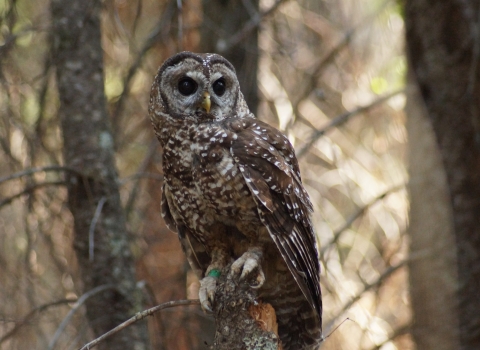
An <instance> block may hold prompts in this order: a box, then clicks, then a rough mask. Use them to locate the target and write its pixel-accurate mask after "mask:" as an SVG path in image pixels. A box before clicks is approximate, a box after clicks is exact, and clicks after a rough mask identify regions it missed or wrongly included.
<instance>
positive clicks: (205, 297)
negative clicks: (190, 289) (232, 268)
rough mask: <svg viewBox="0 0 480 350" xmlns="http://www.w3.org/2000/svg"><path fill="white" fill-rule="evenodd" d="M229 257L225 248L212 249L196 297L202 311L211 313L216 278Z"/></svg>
mask: <svg viewBox="0 0 480 350" xmlns="http://www.w3.org/2000/svg"><path fill="white" fill-rule="evenodd" d="M229 261H230V258H229V256H228V254H227V252H226V250H225V249H222V248H216V249H213V251H212V261H211V263H210V265H209V266H208V268H207V271H205V277H204V278H202V280H201V281H200V290H199V291H198V298H199V299H200V305H201V306H202V309H203V311H205V312H208V313H211V312H213V311H212V303H213V300H214V298H215V290H216V288H217V279H218V277H219V276H220V272H221V271H222V269H223V268H224V267H225V266H226V265H227V264H228V262H229Z"/></svg>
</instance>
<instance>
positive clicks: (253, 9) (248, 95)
mask: <svg viewBox="0 0 480 350" xmlns="http://www.w3.org/2000/svg"><path fill="white" fill-rule="evenodd" d="M258 4H259V0H243V1H240V0H202V5H203V21H202V26H201V28H200V34H201V41H200V50H201V51H202V52H212V53H218V54H221V55H222V56H224V57H225V58H226V59H227V60H229V61H230V62H231V63H232V64H233V66H234V67H235V70H236V71H237V76H238V80H239V82H240V88H241V90H242V92H243V94H244V96H245V100H246V101H247V104H248V107H249V108H250V111H251V112H252V113H254V114H256V112H257V105H258V86H257V69H258V55H259V51H258V30H257V27H256V28H255V29H254V30H252V31H251V32H249V33H248V34H247V35H246V36H245V38H243V40H241V41H240V43H239V44H237V45H234V46H230V42H231V41H230V40H231V38H232V36H233V35H234V34H236V33H238V32H239V31H240V30H241V29H242V28H244V26H245V25H246V24H247V23H248V22H249V21H251V20H252V19H254V18H255V16H259V12H258V9H259V7H258ZM225 47H226V48H227V49H226V50H224V48H225Z"/></svg>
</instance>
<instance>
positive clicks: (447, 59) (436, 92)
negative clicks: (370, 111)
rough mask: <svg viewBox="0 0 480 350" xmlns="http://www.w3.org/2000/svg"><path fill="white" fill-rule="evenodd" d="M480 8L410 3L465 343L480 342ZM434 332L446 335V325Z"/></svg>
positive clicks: (412, 46) (414, 61) (413, 49)
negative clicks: (444, 190)
mask: <svg viewBox="0 0 480 350" xmlns="http://www.w3.org/2000/svg"><path fill="white" fill-rule="evenodd" d="M478 11H479V2H478V1H457V0H443V1H431V0H410V1H407V3H406V7H405V19H406V29H407V47H408V55H409V60H410V64H411V68H412V70H413V72H414V74H415V77H416V80H417V82H418V86H419V88H420V92H421V96H422V99H423V101H424V103H425V106H426V111H427V113H428V116H429V119H430V121H431V124H432V127H433V131H434V133H435V136H436V140H437V143H438V145H439V149H440V154H441V159H442V161H443V165H444V168H445V172H446V179H447V184H448V193H449V203H450V206H451V212H452V218H453V219H452V220H453V225H452V226H453V231H454V235H455V243H456V247H452V248H451V249H455V250H456V254H457V264H458V280H457V293H456V295H457V299H458V300H457V302H458V325H459V330H458V334H459V343H460V347H459V348H460V349H480V298H479V297H478V296H479V293H480V144H479V140H480V128H479V125H480V118H479V115H478V111H479V110H480V109H479V108H480V98H478V96H479V92H480V91H479V82H480V75H479V70H480V69H479V68H480V67H479V62H480V61H479V57H478V51H479V50H478V48H479V46H478V45H479V44H480V42H479V39H478V35H479V32H478V29H476V28H477V24H476V22H477V20H478V18H479V15H478ZM432 19H433V20H432ZM475 38H476V39H475ZM432 245H433V242H432ZM447 255H448V254H447ZM432 268H435V266H432ZM412 282H414V280H412ZM414 305H415V303H414ZM414 311H415V314H416V317H418V316H419V313H418V312H416V311H417V310H414ZM442 321H443V322H448V320H442ZM450 327H455V325H450ZM433 332H434V333H435V334H437V335H438V334H440V332H441V329H440V328H436V329H435V330H434V331H433ZM417 341H418V339H417Z"/></svg>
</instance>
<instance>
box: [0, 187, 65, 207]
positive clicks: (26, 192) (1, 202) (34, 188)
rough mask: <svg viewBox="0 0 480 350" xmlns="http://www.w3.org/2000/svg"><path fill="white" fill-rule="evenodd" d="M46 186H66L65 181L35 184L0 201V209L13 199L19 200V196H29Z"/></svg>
mask: <svg viewBox="0 0 480 350" xmlns="http://www.w3.org/2000/svg"><path fill="white" fill-rule="evenodd" d="M47 186H66V183H65V181H48V182H42V183H38V184H35V185H33V186H30V187H27V188H26V189H24V190H23V191H22V192H19V193H17V194H14V195H13V196H10V197H8V198H5V199H3V200H1V201H0V208H2V207H3V206H5V205H8V204H10V203H11V202H13V200H14V199H17V198H20V197H21V196H23V195H25V194H29V193H31V192H33V191H35V190H38V189H39V188H42V187H47Z"/></svg>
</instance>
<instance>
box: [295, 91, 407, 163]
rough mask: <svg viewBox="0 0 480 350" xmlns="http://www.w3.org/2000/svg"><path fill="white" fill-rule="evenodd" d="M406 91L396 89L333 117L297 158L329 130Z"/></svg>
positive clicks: (314, 135)
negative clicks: (364, 104)
mask: <svg viewBox="0 0 480 350" xmlns="http://www.w3.org/2000/svg"><path fill="white" fill-rule="evenodd" d="M404 92H405V90H398V91H394V92H392V93H390V94H387V95H385V96H382V97H380V98H378V99H376V100H375V101H373V102H372V103H370V104H368V105H366V106H362V107H359V108H357V109H354V110H353V111H348V112H345V113H342V114H340V115H339V116H337V117H335V118H333V119H332V120H330V122H329V123H328V124H327V125H325V126H324V127H323V128H321V129H320V130H317V131H315V132H314V133H313V134H312V136H310V140H309V141H308V142H307V144H306V145H305V146H303V147H302V148H301V149H300V150H299V151H298V152H297V159H300V158H301V157H303V156H304V155H305V154H306V153H307V152H308V150H310V148H311V147H312V146H313V145H314V144H315V142H317V140H318V139H319V138H320V137H322V136H323V135H325V134H326V133H327V132H328V131H330V130H332V129H333V128H335V127H338V126H340V125H342V124H344V123H346V122H347V121H348V120H349V119H350V118H351V117H353V116H355V115H358V114H361V113H364V112H367V111H368V110H370V109H372V108H373V107H376V106H378V105H379V104H382V103H384V102H385V101H387V100H389V99H391V98H392V97H394V96H397V95H399V94H402V93H404Z"/></svg>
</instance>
